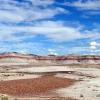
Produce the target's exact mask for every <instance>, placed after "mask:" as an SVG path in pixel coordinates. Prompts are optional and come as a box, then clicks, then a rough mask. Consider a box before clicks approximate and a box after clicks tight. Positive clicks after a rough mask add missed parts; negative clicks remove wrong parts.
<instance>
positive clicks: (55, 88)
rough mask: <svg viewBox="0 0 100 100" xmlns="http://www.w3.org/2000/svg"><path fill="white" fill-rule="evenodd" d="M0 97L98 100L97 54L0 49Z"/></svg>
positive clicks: (99, 60) (99, 58)
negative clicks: (66, 53)
mask: <svg viewBox="0 0 100 100" xmlns="http://www.w3.org/2000/svg"><path fill="white" fill-rule="evenodd" d="M4 98H5V99H4ZM0 100H100V56H98V55H65V56H55V55H48V56H39V55H33V54H21V53H17V52H11V53H9V52H8V53H2V54H0Z"/></svg>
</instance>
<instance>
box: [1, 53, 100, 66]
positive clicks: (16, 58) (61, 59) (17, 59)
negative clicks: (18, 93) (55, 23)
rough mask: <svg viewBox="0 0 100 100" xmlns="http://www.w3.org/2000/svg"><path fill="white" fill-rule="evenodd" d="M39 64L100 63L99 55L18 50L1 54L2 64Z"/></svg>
mask: <svg viewBox="0 0 100 100" xmlns="http://www.w3.org/2000/svg"><path fill="white" fill-rule="evenodd" d="M4 63H6V64H38V65H41V64H42V65H45V64H46V65H65V64H100V56H99V55H65V56H55V55H48V56H39V55H34V54H21V53H17V52H12V53H9V52H8V53H2V54H0V64H4Z"/></svg>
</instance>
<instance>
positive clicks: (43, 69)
mask: <svg viewBox="0 0 100 100" xmlns="http://www.w3.org/2000/svg"><path fill="white" fill-rule="evenodd" d="M72 70H73V69H72V68H69V67H67V66H49V67H31V68H21V69H18V70H12V72H16V71H18V72H31V73H32V72H53V71H72Z"/></svg>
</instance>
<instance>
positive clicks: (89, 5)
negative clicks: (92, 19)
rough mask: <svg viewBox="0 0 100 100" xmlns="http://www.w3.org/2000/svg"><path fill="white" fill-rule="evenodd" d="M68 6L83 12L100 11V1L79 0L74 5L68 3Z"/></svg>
mask: <svg viewBox="0 0 100 100" xmlns="http://www.w3.org/2000/svg"><path fill="white" fill-rule="evenodd" d="M66 5H69V6H74V7H77V8H80V9H83V10H100V0H86V1H84V2H83V0H78V1H75V2H72V3H66Z"/></svg>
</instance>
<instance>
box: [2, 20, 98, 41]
mask: <svg viewBox="0 0 100 100" xmlns="http://www.w3.org/2000/svg"><path fill="white" fill-rule="evenodd" d="M79 27H80V26H79ZM79 27H78V26H77V27H69V26H66V25H64V23H63V22H61V21H43V22H38V23H35V24H34V25H33V26H5V25H2V26H1V27H0V33H1V34H0V40H2V41H23V40H24V39H27V38H30V37H32V36H36V35H39V34H40V35H43V36H45V37H47V38H48V39H51V40H53V41H56V42H65V41H73V40H77V39H83V38H90V39H91V38H95V39H97V38H100V33H99V32H96V31H81V30H82V29H80V28H79ZM18 33H19V34H20V36H16V34H18ZM22 33H23V34H24V35H21V34H22Z"/></svg>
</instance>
